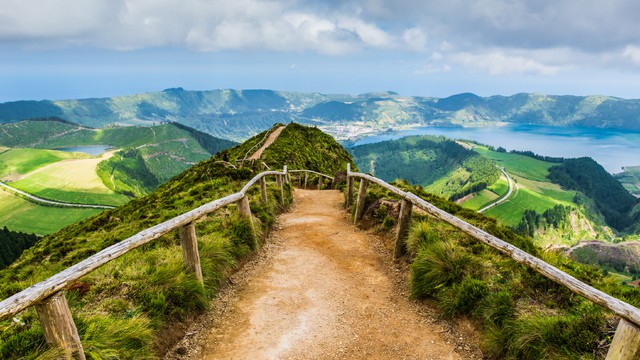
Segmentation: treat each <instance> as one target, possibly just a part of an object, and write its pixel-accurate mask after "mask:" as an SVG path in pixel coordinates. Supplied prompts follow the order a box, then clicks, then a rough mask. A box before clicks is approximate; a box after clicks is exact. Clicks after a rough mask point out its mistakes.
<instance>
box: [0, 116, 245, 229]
mask: <svg viewBox="0 0 640 360" xmlns="http://www.w3.org/2000/svg"><path fill="white" fill-rule="evenodd" d="M0 144H2V145H3V148H2V152H1V153H0V181H2V182H4V183H6V184H7V185H9V186H11V187H12V188H15V189H17V190H19V191H23V192H25V193H28V194H30V195H33V196H35V197H39V198H42V199H46V200H50V201H53V202H55V201H58V202H63V203H73V204H88V205H105V206H118V205H122V204H124V203H126V202H128V201H129V200H131V199H132V198H133V197H135V196H141V195H144V194H146V193H148V192H149V191H152V190H154V189H155V188H157V187H158V186H160V185H161V184H162V183H164V182H166V181H167V180H169V179H170V178H172V177H173V176H175V175H177V174H179V173H181V172H182V171H184V170H186V169H187V168H189V167H190V166H192V165H193V164H195V163H197V162H199V161H202V160H205V159H207V158H209V157H210V156H211V155H212V154H213V153H215V152H217V151H219V150H222V149H224V148H225V147H228V146H230V145H231V144H233V143H232V142H230V141H227V140H222V139H216V138H213V137H211V136H209V135H207V134H203V133H199V132H197V131H195V130H193V129H189V128H186V127H182V126H174V125H169V124H166V125H157V126H151V127H144V128H138V127H132V126H128V127H111V128H107V129H91V128H87V127H82V126H79V125H76V124H72V123H69V122H66V121H63V120H60V119H53V118H51V119H41V120H31V121H22V122H17V123H11V124H3V125H0ZM58 149H60V150H58ZM61 150H67V151H61ZM69 150H71V151H69ZM83 151H88V152H93V155H92V154H89V153H86V152H83ZM5 190H6V189H5ZM7 191H9V190H7ZM7 191H3V198H5V200H6V201H5V202H4V203H3V205H4V206H3V207H2V209H0V219H2V220H0V225H3V226H5V225H6V226H7V227H8V228H10V229H12V230H16V231H22V232H29V233H31V232H34V233H37V234H40V235H46V234H49V233H52V232H54V231H56V230H58V229H61V228H63V227H65V226H67V225H69V224H71V223H74V222H77V221H80V220H82V219H84V218H87V217H90V216H93V215H95V214H97V213H99V212H100V211H99V210H95V209H69V208H62V207H57V206H55V205H50V206H47V204H45V202H38V201H34V202H29V201H27V200H26V199H23V198H20V197H18V196H16V195H14V194H12V193H10V192H7ZM35 218H39V219H40V221H39V222H34V221H33V220H34V219H35Z"/></svg>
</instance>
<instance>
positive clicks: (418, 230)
mask: <svg viewBox="0 0 640 360" xmlns="http://www.w3.org/2000/svg"><path fill="white" fill-rule="evenodd" d="M436 241H440V235H439V234H438V231H436V230H435V229H433V228H432V226H431V224H430V223H429V222H428V221H416V222H414V223H412V224H411V228H410V229H409V235H408V236H407V240H406V244H407V251H408V252H409V254H412V255H415V254H417V253H418V250H419V249H420V246H422V245H430V244H432V243H434V242H436Z"/></svg>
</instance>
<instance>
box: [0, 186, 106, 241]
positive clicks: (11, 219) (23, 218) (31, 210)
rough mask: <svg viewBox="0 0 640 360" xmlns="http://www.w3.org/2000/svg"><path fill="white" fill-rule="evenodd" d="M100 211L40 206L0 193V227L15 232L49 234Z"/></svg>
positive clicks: (7, 193) (6, 193)
mask: <svg viewBox="0 0 640 360" xmlns="http://www.w3.org/2000/svg"><path fill="white" fill-rule="evenodd" d="M100 211H101V210H97V209H72V208H62V207H49V206H41V205H36V204H34V203H31V202H29V201H26V200H24V199H22V198H19V197H17V196H15V195H13V194H11V193H9V192H7V191H0V226H6V227H7V228H9V229H11V230H15V231H22V232H28V233H36V234H39V235H46V234H51V233H53V232H55V231H57V230H60V229H62V228H63V227H65V226H67V225H70V224H73V223H77V222H78V221H80V220H83V219H86V218H88V217H90V216H93V215H95V214H98V213H99V212H100Z"/></svg>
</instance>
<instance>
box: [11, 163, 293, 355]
mask: <svg viewBox="0 0 640 360" xmlns="http://www.w3.org/2000/svg"><path fill="white" fill-rule="evenodd" d="M267 176H275V177H276V183H277V185H278V186H279V187H280V190H281V193H282V195H283V197H282V199H284V187H283V185H284V183H286V182H288V181H289V180H288V178H287V167H286V166H284V169H283V171H265V172H262V173H260V174H258V175H256V176H255V177H254V178H253V179H251V180H250V181H249V182H248V183H247V184H246V185H245V186H244V187H243V188H242V190H240V191H239V192H237V193H235V194H231V195H227V196H225V197H223V198H220V199H217V200H214V201H211V202H209V203H207V204H204V205H202V206H200V207H198V208H195V209H193V210H191V211H189V212H186V213H184V214H182V215H178V216H176V217H174V218H172V219H169V220H167V221H165V222H162V223H160V224H158V225H155V226H152V227H150V228H148V229H146V230H143V231H140V232H139V233H137V234H135V235H133V236H131V237H129V238H127V239H125V240H123V241H121V242H119V243H117V244H114V245H112V246H109V247H107V248H105V249H103V250H101V251H100V252H98V253H96V254H94V255H92V256H90V257H88V258H86V259H85V260H83V261H81V262H79V263H77V264H75V265H73V266H71V267H69V268H67V269H65V270H63V271H61V272H59V273H57V274H56V275H53V276H52V277H50V278H48V279H46V280H43V281H41V282H39V283H37V284H35V285H32V286H30V287H29V288H27V289H25V290H23V291H21V292H19V293H17V294H14V295H12V296H11V297H9V298H7V299H5V300H3V301H1V302H0V320H4V319H6V318H9V317H11V316H13V315H15V314H16V313H18V312H21V311H23V310H25V309H27V308H29V307H31V306H35V308H36V312H37V314H38V319H39V320H40V323H41V324H42V327H43V330H44V334H45V339H46V341H47V344H49V346H51V347H60V348H62V349H63V350H64V353H65V355H66V357H67V358H75V359H85V355H84V351H83V348H82V343H81V342H80V337H79V335H78V331H77V329H76V326H75V323H74V322H73V318H72V317H71V310H70V309H69V304H68V303H67V300H66V297H65V294H64V291H65V289H66V288H67V287H68V286H69V285H70V284H71V283H73V282H74V281H76V280H78V279H80V278H81V277H83V276H85V275H87V274H88V273H90V272H92V271H93V270H96V269H97V268H99V267H101V266H103V265H105V264H107V263H108V262H110V261H112V260H115V259H117V258H118V257H120V256H122V255H124V254H126V253H128V252H129V251H131V250H133V249H136V248H138V247H140V246H142V245H144V244H147V243H149V242H151V241H153V240H155V239H157V238H159V237H160V236H162V235H164V234H167V233H169V232H170V231H174V230H178V231H179V235H180V244H181V247H182V254H183V257H184V261H185V267H186V268H187V269H188V270H189V271H191V272H193V273H194V275H195V277H196V279H198V281H200V282H201V283H202V282H203V278H202V269H201V266H200V255H199V253H198V244H197V238H196V229H195V225H194V223H195V222H196V221H197V220H199V219H200V218H202V217H204V216H206V215H208V214H210V213H212V212H214V211H216V210H218V209H220V208H222V207H225V206H227V205H231V204H237V206H238V211H239V212H240V214H241V215H242V216H244V217H248V218H250V217H251V208H250V205H249V198H248V197H247V191H249V189H250V188H251V187H252V186H254V185H255V184H256V183H258V182H259V183H260V192H261V200H262V201H263V202H265V203H266V202H267V186H266V179H265V178H266V177H267ZM283 201H284V200H283Z"/></svg>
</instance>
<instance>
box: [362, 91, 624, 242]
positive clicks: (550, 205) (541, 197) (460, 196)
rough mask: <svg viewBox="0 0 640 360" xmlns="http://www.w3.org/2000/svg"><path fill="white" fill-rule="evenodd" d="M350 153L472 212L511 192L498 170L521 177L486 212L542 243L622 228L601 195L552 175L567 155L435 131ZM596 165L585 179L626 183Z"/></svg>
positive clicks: (607, 235)
mask: <svg viewBox="0 0 640 360" xmlns="http://www.w3.org/2000/svg"><path fill="white" fill-rule="evenodd" d="M461 101H462V100H461ZM477 101H480V100H478V98H477V97H472V96H468V102H469V103H473V102H477ZM443 106H445V107H448V106H450V105H443ZM350 151H351V153H352V154H353V156H354V159H355V161H356V163H357V164H358V165H359V166H360V168H363V169H368V168H369V163H370V161H371V160H374V161H375V172H376V175H377V176H379V177H380V178H382V179H385V180H387V181H393V180H395V179H406V180H408V181H409V182H410V183H411V184H416V185H421V186H423V187H424V188H425V190H426V191H429V192H431V193H434V194H437V195H440V196H444V197H445V198H448V199H450V200H458V202H459V203H460V204H461V205H462V206H464V207H466V208H469V209H472V210H479V209H481V208H483V207H485V206H486V205H488V204H491V203H492V202H495V201H497V200H498V199H500V198H501V197H503V196H505V195H506V194H507V192H508V182H507V180H506V178H504V177H503V176H501V173H500V171H499V170H498V167H501V168H504V169H505V170H506V172H507V173H508V174H509V176H510V177H511V178H512V179H513V181H514V190H513V193H512V194H511V195H510V196H509V198H508V199H507V200H506V201H505V202H502V203H501V204H499V205H497V206H494V207H493V208H490V209H489V210H487V211H486V215H488V216H490V217H494V218H496V219H498V220H499V221H500V222H501V223H502V224H504V225H507V226H510V227H512V228H514V229H518V231H520V232H521V233H522V234H523V235H529V236H532V237H533V238H534V239H535V240H536V243H537V244H539V245H541V246H546V245H554V244H559V243H565V244H568V245H572V244H575V243H576V242H577V241H579V240H581V239H608V240H611V239H612V238H613V237H614V233H613V232H612V231H611V229H610V228H609V226H613V225H614V224H613V222H610V221H611V217H609V218H607V217H606V216H603V211H602V210H601V208H602V206H601V203H602V201H601V200H602V199H600V200H598V199H595V198H593V196H592V194H591V193H588V192H586V191H585V190H584V189H581V188H575V187H571V188H567V187H564V188H563V186H561V184H558V183H554V182H552V181H551V180H550V178H549V176H550V173H551V169H554V167H558V166H560V165H562V164H563V161H565V160H564V159H553V158H542V157H538V156H536V155H535V154H533V153H529V152H511V153H507V152H506V151H496V150H495V149H493V148H489V147H486V146H483V145H480V144H477V143H474V142H470V141H458V142H455V141H452V140H448V139H446V138H444V137H439V138H436V137H432V136H417V137H413V136H411V137H406V138H403V139H399V140H392V141H384V142H379V143H374V144H367V145H361V146H356V147H353V148H350ZM571 161H572V160H567V162H568V163H571ZM592 170H594V171H586V172H584V175H583V176H584V177H585V178H589V179H592V181H596V180H595V179H596V178H598V179H600V180H597V181H599V182H600V183H602V184H607V185H603V186H605V187H606V186H609V187H611V188H615V187H616V186H618V185H616V184H615V180H613V178H611V176H610V175H608V174H607V173H606V172H605V173H604V174H602V173H600V172H595V169H592ZM554 171H555V170H554ZM607 176H608V177H607ZM607 179H608V180H609V181H608V182H605V180H607ZM611 181H613V183H612V182H611ZM618 194H619V192H618ZM627 200H628V199H627ZM599 204H600V205H599Z"/></svg>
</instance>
